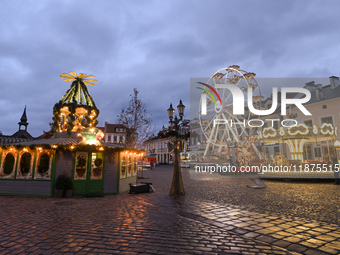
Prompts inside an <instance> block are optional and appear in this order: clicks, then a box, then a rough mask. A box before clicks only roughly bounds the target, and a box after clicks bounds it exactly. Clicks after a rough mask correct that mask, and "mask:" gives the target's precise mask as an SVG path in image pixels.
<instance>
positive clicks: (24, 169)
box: [17, 151, 33, 179]
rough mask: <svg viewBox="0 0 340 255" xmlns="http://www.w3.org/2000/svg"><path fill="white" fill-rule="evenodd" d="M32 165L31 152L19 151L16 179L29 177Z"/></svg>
mask: <svg viewBox="0 0 340 255" xmlns="http://www.w3.org/2000/svg"><path fill="white" fill-rule="evenodd" d="M32 165H33V157H32V154H31V153H29V152H27V151H24V152H23V153H21V156H20V159H19V168H18V169H17V178H18V179H29V178H31V177H32Z"/></svg>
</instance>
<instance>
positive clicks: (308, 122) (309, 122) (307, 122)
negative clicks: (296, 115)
mask: <svg viewBox="0 0 340 255" xmlns="http://www.w3.org/2000/svg"><path fill="white" fill-rule="evenodd" d="M303 123H305V125H306V126H308V127H313V120H305V121H304V122H303Z"/></svg>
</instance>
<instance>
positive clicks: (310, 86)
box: [304, 81, 315, 92]
mask: <svg viewBox="0 0 340 255" xmlns="http://www.w3.org/2000/svg"><path fill="white" fill-rule="evenodd" d="M304 88H305V89H308V90H309V91H310V92H312V91H314V90H315V82H314V81H310V82H307V83H306V84H305V86H304Z"/></svg>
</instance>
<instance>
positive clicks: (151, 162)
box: [150, 159, 153, 170]
mask: <svg viewBox="0 0 340 255" xmlns="http://www.w3.org/2000/svg"><path fill="white" fill-rule="evenodd" d="M150 167H151V170H152V169H153V160H152V159H151V161H150Z"/></svg>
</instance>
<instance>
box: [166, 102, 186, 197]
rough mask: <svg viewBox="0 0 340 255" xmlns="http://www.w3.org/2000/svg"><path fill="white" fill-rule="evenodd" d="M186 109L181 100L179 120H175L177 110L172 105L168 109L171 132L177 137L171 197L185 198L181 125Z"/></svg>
mask: <svg viewBox="0 0 340 255" xmlns="http://www.w3.org/2000/svg"><path fill="white" fill-rule="evenodd" d="M184 109H185V106H184V104H183V103H182V100H179V105H178V106H177V110H178V115H179V119H178V118H177V116H175V118H174V113H175V110H174V108H172V104H170V108H169V109H168V115H169V120H170V121H169V123H170V130H171V131H175V132H176V133H177V135H176V136H175V139H174V154H175V164H174V173H173V176H172V183H171V189H170V194H169V195H170V196H184V195H185V190H184V185H183V179H182V172H181V161H180V141H181V140H182V139H183V134H181V133H180V132H181V130H180V126H179V123H180V121H182V119H183V116H184Z"/></svg>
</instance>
